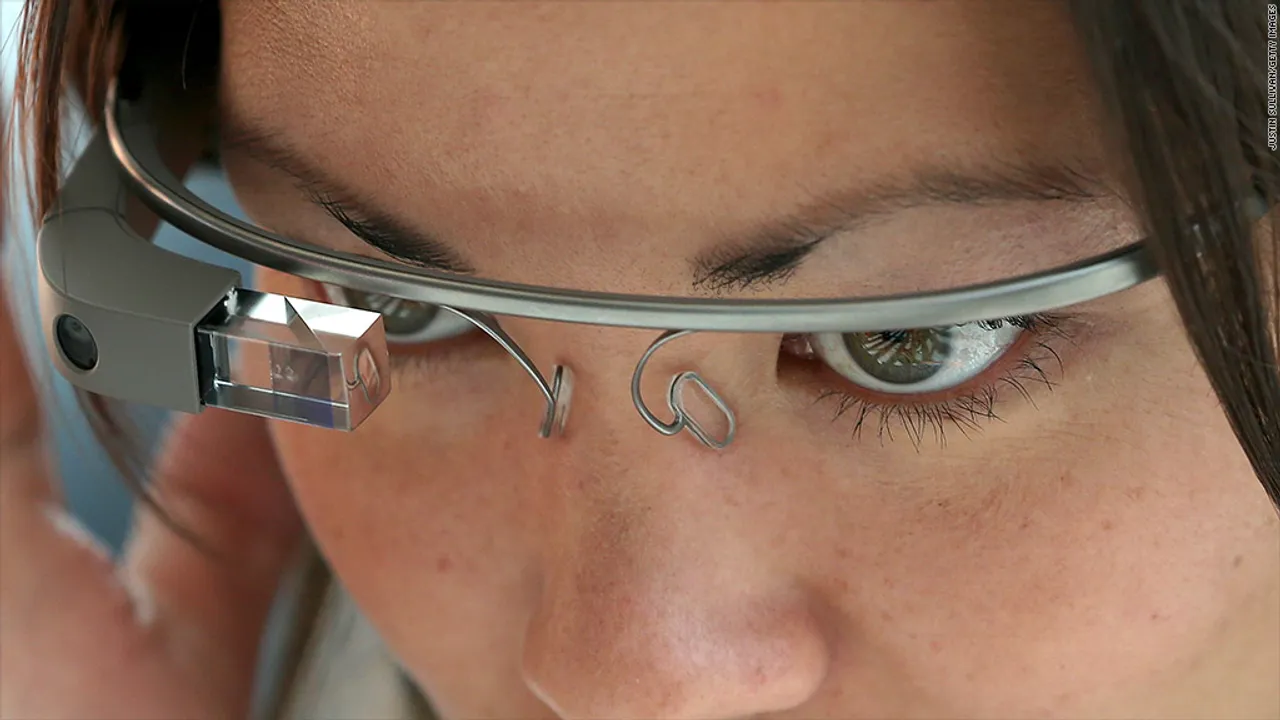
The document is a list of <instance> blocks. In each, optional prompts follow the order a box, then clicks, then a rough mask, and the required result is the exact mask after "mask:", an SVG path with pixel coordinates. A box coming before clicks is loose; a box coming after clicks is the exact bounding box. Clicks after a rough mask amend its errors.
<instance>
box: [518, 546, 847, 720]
mask: <svg viewBox="0 0 1280 720" xmlns="http://www.w3.org/2000/svg"><path fill="white" fill-rule="evenodd" d="M646 542H647V541H646ZM607 547H608V545H603V546H601V545H597V546H596V548H597V550H598V551H590V550H587V551H584V552H583V553H582V554H581V555H580V556H579V557H578V559H577V560H578V562H577V563H576V566H575V567H571V568H561V570H563V571H565V572H563V574H559V573H557V574H553V575H551V576H549V577H548V578H547V585H546V586H545V587H544V592H543V598H542V603H541V606H540V607H539V609H538V611H537V612H536V614H535V616H534V617H533V619H532V621H531V623H530V626H529V630H528V634H527V636H526V642H525V649H524V657H523V663H524V664H523V671H524V677H525V681H526V683H527V684H528V686H529V688H530V689H531V690H532V691H533V693H534V694H535V695H537V696H538V697H539V699H541V700H542V701H543V702H545V703H546V704H547V705H548V706H549V707H551V708H552V710H553V711H554V712H556V713H557V714H558V715H559V716H560V717H562V718H574V719H582V720H586V719H588V718H590V719H591V720H624V719H629V718H637V719H638V718H645V719H648V720H656V719H658V718H667V719H670V720H692V719H694V718H734V717H748V716H754V715H760V714H764V713H774V712H781V711H785V710H788V709H792V708H796V707H798V706H800V705H802V704H803V703H804V702H805V701H806V700H808V699H809V698H810V697H811V696H812V695H813V694H814V693H815V692H816V691H817V689H818V687H819V686H820V685H821V683H822V680H823V678H824V676H825V674H826V668H827V662H828V658H827V649H826V645H825V642H824V641H823V635H822V632H821V629H820V628H819V626H818V623H817V622H816V619H815V617H814V615H813V614H812V613H811V608H809V607H807V606H806V603H805V601H804V599H803V597H801V596H800V595H799V594H798V593H797V594H792V593H782V594H780V595H774V596H769V595H766V594H762V593H759V592H753V591H752V589H750V588H744V587H740V586H738V585H737V584H736V583H735V581H734V578H733V577H732V576H733V575H734V572H732V571H729V572H725V571H724V569H723V568H719V569H718V568H717V567H716V566H715V561H716V559H715V557H714V556H713V555H711V554H709V553H705V552H700V553H692V552H689V551H687V550H686V551H685V552H673V550H674V548H670V547H668V548H664V549H661V550H658V549H657V548H654V547H653V546H652V545H648V544H646V547H645V549H644V550H643V551H640V550H637V551H636V552H633V553H631V557H629V558H622V557H619V554H618V553H616V552H612V551H609V550H607V549H603V548H607ZM650 553H652V554H650ZM640 555H644V556H646V557H644V558H641V557H637V556H640ZM557 575H559V576H558V577H557Z"/></svg>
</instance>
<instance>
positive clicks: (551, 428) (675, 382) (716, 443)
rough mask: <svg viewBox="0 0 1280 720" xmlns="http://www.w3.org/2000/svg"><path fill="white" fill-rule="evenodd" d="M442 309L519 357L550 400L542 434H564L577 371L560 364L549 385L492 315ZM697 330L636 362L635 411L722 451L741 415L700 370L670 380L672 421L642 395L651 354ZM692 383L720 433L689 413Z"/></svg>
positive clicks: (671, 335) (665, 429)
mask: <svg viewBox="0 0 1280 720" xmlns="http://www.w3.org/2000/svg"><path fill="white" fill-rule="evenodd" d="M441 309H443V310H447V311H449V312H451V313H454V314H455V315H458V316H459V317H462V318H464V319H466V320H467V321H469V322H470V323H471V324H473V325H475V326H476V327H477V328H478V329H480V330H481V331H483V332H484V333H485V334H486V335H488V336H489V337H490V338H492V339H493V340H494V341H495V342H497V343H498V344H499V345H501V346H502V348H503V349H504V350H506V351H507V352H508V353H509V354H510V355H511V357H513V358H515V360H516V362H518V363H520V367H521V368H523V369H524V371H525V372H526V373H528V374H529V377H531V378H532V379H533V381H534V382H535V383H536V384H537V385H538V389H539V390H541V391H542V395H543V397H544V398H546V401H547V409H546V412H545V413H544V414H543V417H542V424H541V425H540V426H539V428H538V435H539V436H541V437H544V438H550V437H553V436H559V435H563V434H564V430H565V425H566V423H567V422H568V420H569V410H570V408H571V405H572V403H573V370H572V369H571V368H569V367H568V366H565V365H557V366H556V369H555V372H554V373H553V375H552V378H551V382H550V383H548V382H547V380H546V378H544V377H543V375H542V373H541V372H539V371H538V367H537V365H535V364H534V363H533V360H531V359H529V356H528V355H526V354H525V352H524V350H522V349H521V348H520V346H519V345H518V344H516V342H515V341H514V340H512V339H511V337H510V336H508V335H507V333H506V332H505V331H504V330H503V329H502V327H501V326H500V325H499V324H498V321H497V319H495V318H494V317H493V316H492V315H489V314H488V313H482V312H475V311H470V310H459V309H456V308H451V307H446V306H441ZM693 332H694V331H693V330H669V331H667V332H666V333H663V334H662V335H661V336H660V337H659V338H658V339H657V340H654V341H653V344H652V345H650V346H649V349H648V350H646V351H645V353H644V355H643V356H641V357H640V361H639V362H637V363H636V369H635V372H634V373H633V374H632V376H631V401H632V402H633V403H634V404H635V406H636V410H638V411H639V412H640V416H641V417H642V418H644V421H645V422H646V423H648V424H649V426H650V427H652V428H653V429H654V430H656V431H658V432H659V433H661V434H663V435H667V436H671V435H676V434H678V433H679V432H680V431H681V430H688V431H689V433H690V434H691V435H693V436H694V437H695V438H697V439H698V441H699V442H701V443H702V444H703V445H705V446H707V447H709V448H711V449H713V450H723V449H725V448H726V447H728V446H729V444H730V443H732V442H733V437H734V434H735V432H736V431H737V419H736V418H735V417H734V414H733V410H732V409H730V408H729V405H728V404H727V403H726V402H725V401H724V398H722V397H721V396H720V394H719V393H717V392H716V391H715V389H714V388H712V387H711V386H710V385H709V384H708V383H707V381H706V380H704V379H703V378H702V377H701V376H700V375H698V373H696V372H693V371H685V372H682V373H678V374H677V375H676V376H675V377H673V378H672V379H671V384H670V385H669V386H668V388H667V408H668V409H669V410H670V411H671V413H672V415H673V416H674V419H673V420H672V421H671V422H663V421H662V420H660V419H658V417H657V416H656V415H654V414H653V412H652V411H650V410H649V407H648V406H647V405H646V404H645V402H644V398H643V397H641V394H640V381H641V378H642V377H643V376H644V369H645V366H646V365H647V364H648V363H649V358H651V357H653V354H654V353H655V352H657V351H658V349H659V348H661V347H662V346H663V345H666V344H667V343H669V342H671V341H672V340H675V339H676V338H680V337H684V336H685V335H690V334H692V333H693ZM690 387H693V388H696V389H697V390H700V391H701V392H702V394H703V395H704V396H705V397H706V399H707V400H709V401H710V407H711V408H712V409H713V410H714V411H715V412H718V413H719V414H720V420H721V421H722V424H723V426H724V430H723V432H722V433H721V434H720V435H719V436H717V435H716V434H715V433H713V432H712V431H711V430H710V429H709V427H708V426H707V425H705V424H703V423H702V422H700V421H699V420H698V419H697V417H695V416H694V414H693V413H692V412H690V410H689V407H688V398H687V397H686V389H687V388H690Z"/></svg>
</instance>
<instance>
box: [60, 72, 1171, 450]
mask: <svg viewBox="0 0 1280 720" xmlns="http://www.w3.org/2000/svg"><path fill="white" fill-rule="evenodd" d="M157 131H158V129H157V127H156V126H155V124H154V123H153V121H152V118H150V117H149V114H148V112H147V109H146V107H145V104H144V103H143V102H137V101H131V100H125V99H123V98H120V97H119V95H118V85H117V83H112V85H111V87H110V89H109V91H108V94H107V103H106V112H105V127H104V128H102V129H101V130H99V132H98V133H97V134H96V135H95V137H94V139H93V141H92V142H91V143H90V145H89V148H88V150H87V151H86V152H85V153H84V155H83V156H82V157H81V158H80V159H79V161H78V162H77V163H76V165H75V167H74V169H73V171H72V172H71V174H70V176H69V177H68V179H67V181H66V183H65V185H64V187H63V189H62V191H61V194H60V196H59V201H58V204H57V206H56V209H55V210H54V211H53V212H51V213H50V214H49V215H48V217H46V218H45V220H44V223H43V227H42V229H41V232H40V235H39V240H38V255H39V260H40V268H41V280H40V282H41V302H40V305H41V317H42V323H43V326H44V334H45V338H46V344H47V345H48V348H49V353H50V356H51V357H52V359H53V361H54V364H55V365H56V366H57V367H58V369H59V371H60V372H61V373H62V374H63V375H64V376H66V377H67V378H68V379H69V380H70V381H71V382H72V384H74V385H77V386H79V387H80V388H83V389H85V390H89V391H91V392H95V393H99V394H102V395H106V396H109V397H115V398H120V399H124V400H129V401H133V402H141V403H145V404H151V405H158V406H161V407H165V408H169V409H172V410H178V411H181V412H188V413H194V412H199V411H200V410H201V409H203V408H204V407H206V406H216V407H224V408H229V409H232V410H238V411H241V412H249V413H254V414H259V415H264V416H268V417H274V418H281V419H286V420H292V421H297V422H303V423H306V424H310V425H316V426H321V427H332V428H338V429H344V430H352V429H354V428H355V427H356V426H358V425H359V424H360V422H361V421H363V419H364V418H365V417H367V415H368V414H369V413H370V412H372V411H373V409H374V408H376V407H377V406H378V405H379V404H380V403H381V402H382V400H384V399H385V398H386V397H387V395H388V394H389V392H390V389H391V388H390V372H389V366H388V361H387V358H388V353H387V347H386V339H385V332H384V330H383V325H382V318H381V316H380V315H379V314H378V313H372V312H368V311H364V310H360V309H356V308H349V307H345V306H341V305H333V304H326V303H320V302H313V301H307V300H299V299H293V298H284V297H282V296H277V295H271V294H267V293H261V292H257V291H253V290H245V289H240V288H238V285H239V283H240V277H239V274H238V273H236V272H234V271H231V270H228V269H225V268H222V267H218V266H214V265H210V264H207V263H204V262H200V261H197V260H193V259H191V258H187V257H184V256H180V255H177V254H174V253H171V252H168V251H166V250H162V249H160V248H158V247H156V246H154V245H152V244H151V243H150V242H148V241H147V240H145V239H144V238H142V237H140V236H139V235H138V234H137V233H136V232H134V231H133V230H132V228H130V227H129V226H128V224H127V222H126V221H125V217H124V204H125V201H126V199H127V198H126V194H125V183H126V182H127V183H128V185H129V186H130V187H131V188H132V190H133V191H134V193H136V194H137V196H138V197H139V198H140V199H141V200H142V201H143V202H145V203H146V204H147V205H148V206H149V207H150V208H151V209H152V210H154V211H155V212H156V214H157V215H159V216H160V217H161V218H162V219H164V220H166V221H168V222H169V223H170V224H172V225H173V226H175V227H177V228H178V229H180V230H182V231H184V232H186V233H187V234H189V235H191V236H193V237H195V238H196V239H198V240H200V241H202V242H204V243H206V244H208V245H211V246H213V247H216V248H218V249H220V250H223V251H225V252H228V253H231V254H233V255H236V256H239V257H241V258H244V259H246V260H249V261H251V262H253V263H256V264H258V265H262V266H264V267H268V268H271V269H274V270H278V271H281V272H285V273H288V274H292V275H297V276H300V277H303V278H306V279H309V280H313V281H316V282H320V283H326V284H331V285H338V286H342V287H346V288H351V289H354V290H359V291H364V292H369V293H376V294H380V295H386V296H391V297H397V298H402V299H405V300H412V301H416V302H421V303H427V304H431V305H437V306H440V307H441V308H442V309H445V310H449V311H450V312H453V313H455V314H457V315H460V316H462V317H464V318H466V319H467V320H469V321H470V322H471V323H472V324H474V325H476V326H477V327H478V328H479V329H480V330H482V331H484V332H485V333H487V334H488V335H489V336H490V337H492V338H493V339H494V340H496V341H497V342H498V343H499V344H501V345H502V346H503V347H504V348H505V349H506V350H507V351H508V352H509V353H511V354H512V355H513V357H515V359H516V360H517V361H518V362H519V363H520V364H521V366H522V367H523V368H524V370H525V371H526V372H528V373H529V374H530V376H531V377H532V378H533V379H534V381H535V382H536V383H537V385H538V387H539V390H540V391H541V392H542V394H543V396H544V399H545V400H546V403H547V407H546V413H545V415H544V418H543V421H542V424H541V428H540V434H542V435H543V436H544V437H547V436H550V435H551V434H553V433H554V432H556V431H557V430H562V429H563V425H564V422H565V419H566V416H567V412H568V407H569V399H570V393H571V391H572V374H571V373H570V372H569V370H568V369H567V368H564V367H557V368H556V370H555V372H554V373H553V376H552V380H551V381H547V380H546V379H545V378H544V376H543V375H542V374H541V373H540V372H539V371H538V369H537V368H536V366H535V365H534V364H533V362H532V361H531V360H529V358H528V357H527V356H526V355H525V354H524V353H523V351H522V350H521V349H520V348H519V346H518V345H517V344H516V343H515V342H514V341H513V340H511V339H510V338H509V337H508V336H507V335H506V334H505V332H503V331H502V329H501V327H500V326H499V325H498V322H497V320H496V318H494V317H493V316H492V314H500V315H511V316H517V317H526V318H533V319H538V320H553V321H560V322H570V323H584V324H593V325H608V326H618V327H634V328H653V329H661V330H664V331H667V332H665V333H664V334H663V335H662V336H661V337H659V338H658V339H657V340H656V341H655V342H654V343H653V344H652V345H651V346H650V348H649V350H648V351H647V352H646V353H645V354H644V356H643V357H642V358H641V359H640V361H639V362H638V363H637V366H636V370H635V373H634V374H633V378H632V398H633V401H634V402H635V404H636V408H637V410H638V411H639V412H640V414H641V416H642V418H643V419H644V420H645V422H647V423H648V424H649V425H650V426H651V427H653V428H654V429H655V430H657V431H658V432H661V433H663V434H664V435H674V434H677V433H679V432H680V431H681V430H682V429H688V430H690V432H691V433H692V434H693V435H694V436H695V437H697V438H698V439H699V440H700V441H701V442H703V443H704V444H705V445H707V446H709V447H713V448H722V447H725V446H727V445H728V444H729V443H730V442H731V441H732V439H733V432H734V428H735V418H734V415H733V412H732V411H731V410H730V409H729V407H728V405H727V404H726V403H725V402H724V401H723V399H722V398H720V396H719V395H718V394H717V393H716V392H715V391H714V390H713V389H712V387H711V386H710V385H709V384H708V383H707V382H706V381H705V380H703V379H702V378H701V377H700V376H698V375H697V373H694V372H691V371H686V372H682V373H679V374H677V375H676V376H675V377H673V378H672V380H671V383H670V385H669V391H668V397H667V405H668V409H669V411H670V412H671V413H672V415H673V416H674V419H673V420H672V421H671V422H664V421H662V420H660V419H658V418H657V416H655V415H654V414H653V413H652V412H651V411H649V409H648V408H647V407H646V406H645V404H644V401H643V400H642V399H641V398H640V393H639V387H640V379H641V375H642V372H643V370H644V367H645V364H646V362H647V361H648V359H649V358H650V357H651V356H652V354H653V353H654V351H656V350H657V349H658V348H659V347H660V346H662V345H663V344H665V343H667V342H669V341H671V340H674V339H676V338H678V337H680V336H683V335H685V334H688V333H690V332H696V331H722V332H763V333H777V332H785V333H814V332H841V333H850V332H870V331H878V330H890V329H900V328H925V327H940V326H947V325H957V324H962V323H966V322H973V321H978V320H989V319H992V318H1000V317H1014V316H1021V315H1028V314H1032V313H1036V312H1043V311H1047V310H1053V309H1056V308H1061V307H1065V306H1069V305H1074V304H1077V303H1081V302H1086V301H1089V300H1093V299H1096V298H1099V297H1102V296H1104V295H1109V294H1111V293H1115V292H1119V291H1121V290H1125V289H1128V288H1130V287H1133V286H1135V285H1137V284H1139V283H1142V282H1144V281H1146V280H1149V279H1151V278H1153V277H1155V276H1156V275H1157V274H1158V273H1157V270H1156V268H1155V265H1154V263H1153V262H1152V260H1151V258H1150V255H1149V253H1148V251H1147V249H1146V247H1145V242H1143V241H1139V242H1136V243H1133V244H1131V245H1128V246H1126V247H1123V248H1120V249H1119V250H1115V251H1113V252H1110V253H1106V254H1103V255H1098V256H1095V257H1093V258H1089V259H1087V260H1084V261H1082V262H1078V263H1074V264H1071V265H1066V266H1062V267H1059V268H1056V269H1053V270H1049V271H1046V272H1041V273H1036V274H1033V275H1025V276H1021V277H1016V278H1012V279H1009V280H1005V281H1001V282H996V283H989V284H983V285H974V286H968V287H962V288H959V289H953V290H946V291H941V292H928V293H918V294H911V295H895V296H881V297H870V298H844V299H823V300H767V301H762V300H727V299H704V298H672V297H658V296H644V295H619V294H610V293H594V292H583V291H576V290H565V289H560V288H546V287H538V286H530V285H520V284H513V283H505V282H499V281H493V280H481V279H475V278H460V277H457V276H452V275H449V274H446V273H441V272H436V271H432V270H427V269H424V268H417V267H412V266H407V265H400V264H395V263H391V262H386V261H382V260H378V259H373V258H367V257H362V256H357V255H353V254H348V253H342V252H338V251H334V250H328V249H323V248H318V247H311V246H307V245H303V244H301V243H298V242H296V241H293V240H290V239H288V238H284V237H281V236H278V235H275V234H272V233H270V232H268V231H266V230H264V229H261V228H256V227H254V226H252V225H249V224H247V223H244V222H241V221H240V220H238V219H236V218H232V217H229V216H227V215H225V214H223V213H221V212H220V211H218V210H217V209H215V208H213V207H212V206H210V205H209V204H207V203H205V202H204V201H202V200H201V199H200V198H198V197H196V196H195V195H194V194H192V193H191V192H190V191H188V190H187V189H186V188H185V187H184V186H183V185H182V183H181V181H180V180H179V179H178V178H177V177H176V176H175V175H174V174H173V172H172V171H171V170H170V169H169V168H168V167H167V166H166V165H165V163H164V162H163V160H162V159H161V155H160V152H159V150H158V148H157V142H156V139H157ZM233 354H239V356H240V360H241V361H240V362H238V363H232V356H233ZM246 360H247V361H246ZM690 386H693V387H695V388H696V389H699V390H701V391H703V392H704V393H706V394H707V395H708V396H709V399H710V400H711V401H712V405H713V406H714V407H715V408H717V409H718V410H719V411H720V412H722V413H723V414H724V415H725V418H726V419H727V422H728V426H727V431H726V432H725V433H724V435H723V437H712V436H711V435H710V434H709V433H708V432H707V431H706V430H705V428H703V426H702V425H700V424H699V423H698V422H697V420H696V419H694V418H693V417H692V416H691V415H690V414H689V413H688V412H687V411H686V408H685V405H684V400H683V391H684V389H685V388H687V387H690Z"/></svg>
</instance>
